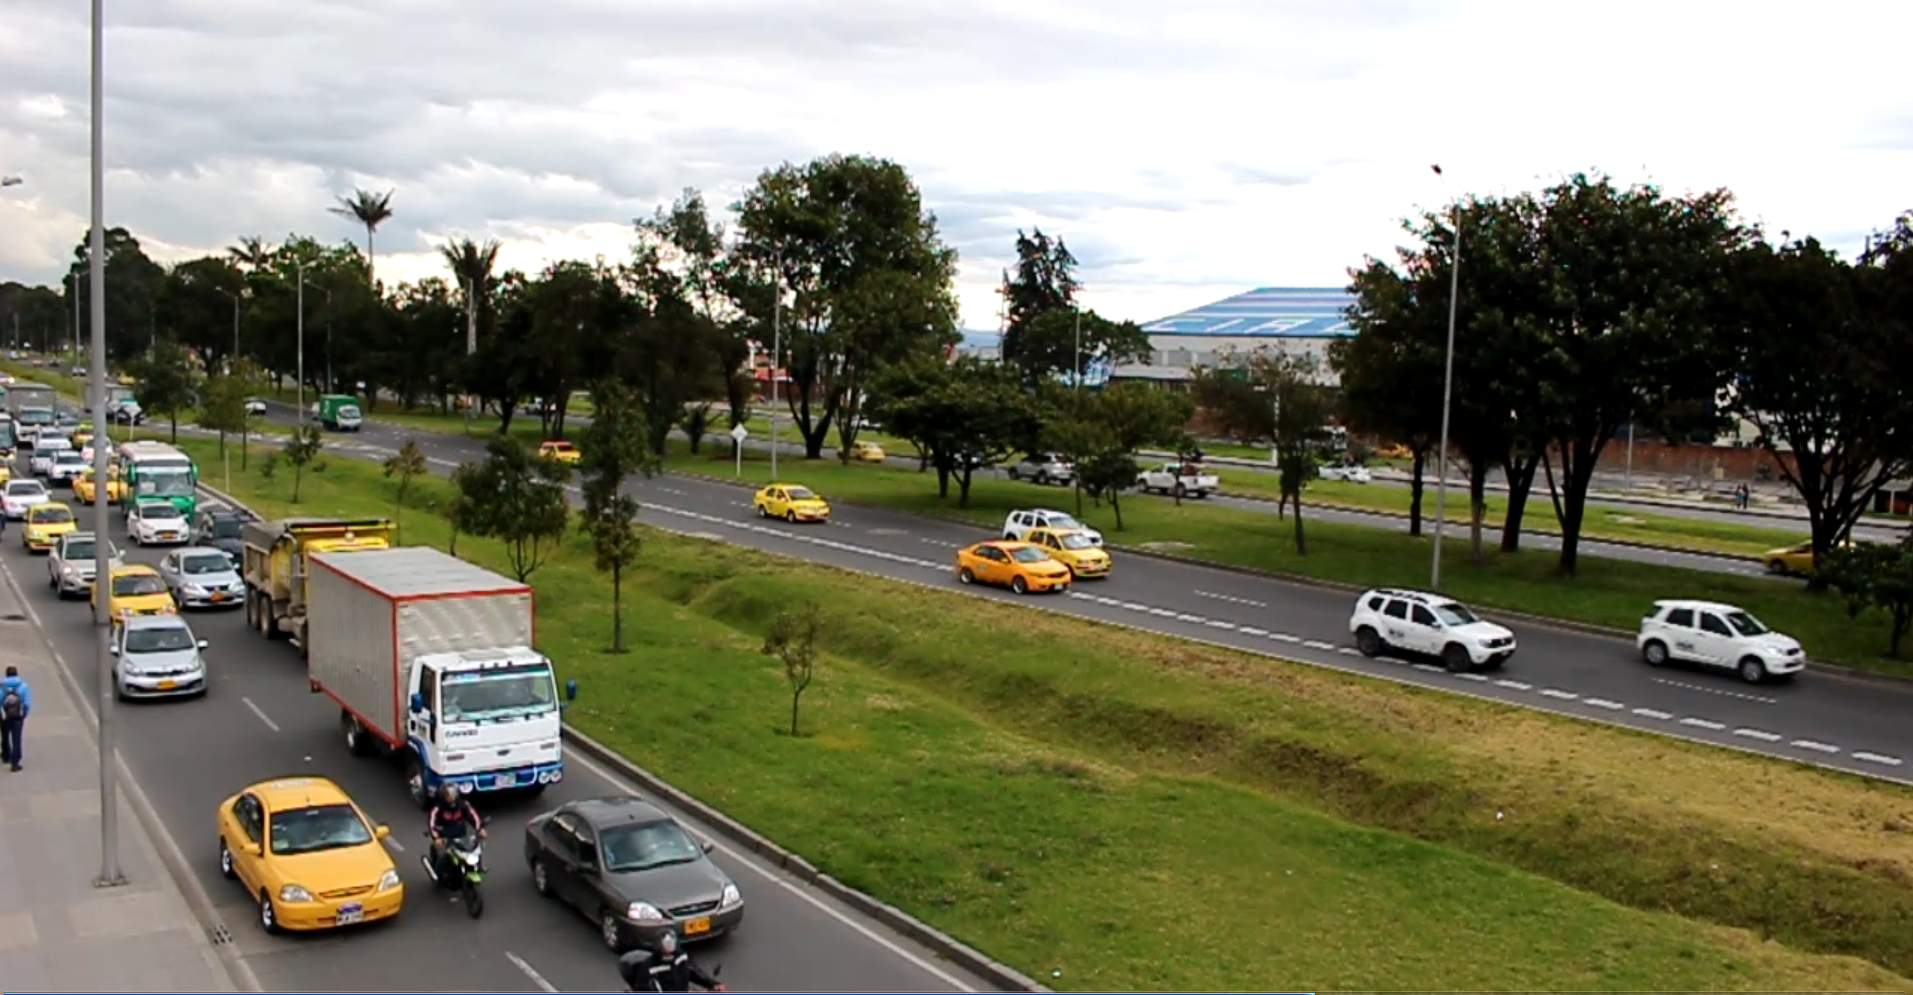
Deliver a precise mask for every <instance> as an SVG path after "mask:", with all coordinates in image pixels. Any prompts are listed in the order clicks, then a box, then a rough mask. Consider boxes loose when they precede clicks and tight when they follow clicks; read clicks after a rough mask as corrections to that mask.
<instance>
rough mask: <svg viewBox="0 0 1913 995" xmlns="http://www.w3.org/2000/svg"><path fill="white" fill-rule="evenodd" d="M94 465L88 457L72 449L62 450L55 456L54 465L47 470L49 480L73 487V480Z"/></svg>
mask: <svg viewBox="0 0 1913 995" xmlns="http://www.w3.org/2000/svg"><path fill="white" fill-rule="evenodd" d="M91 465H92V464H90V463H88V462H87V461H86V457H85V456H83V455H82V454H80V453H76V452H74V451H73V450H71V449H62V450H60V451H59V452H57V453H54V454H53V465H52V466H50V467H48V468H47V475H46V476H47V479H48V480H52V481H57V482H59V483H63V484H66V485H68V486H71V485H72V483H73V478H74V477H77V476H79V475H80V472H81V471H83V470H85V469H87V468H88V467H89V466H91Z"/></svg>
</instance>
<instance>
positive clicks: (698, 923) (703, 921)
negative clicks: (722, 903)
mask: <svg viewBox="0 0 1913 995" xmlns="http://www.w3.org/2000/svg"><path fill="white" fill-rule="evenodd" d="M710 931H711V917H710V916H698V917H697V918H696V919H687V920H685V922H684V935H685V936H699V935H702V934H704V933H708V932H710Z"/></svg>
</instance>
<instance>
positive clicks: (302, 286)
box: [93, 0, 306, 432]
mask: <svg viewBox="0 0 1913 995" xmlns="http://www.w3.org/2000/svg"><path fill="white" fill-rule="evenodd" d="M93 2H95V3H98V2H99V0H93ZM292 267H293V269H292V272H293V275H294V277H295V278H296V282H297V284H298V289H297V290H296V291H294V297H295V299H296V300H297V301H298V304H297V307H298V310H299V318H298V323H297V327H298V333H297V335H298V345H297V348H298V350H299V366H298V370H297V373H296V374H295V375H296V376H297V378H298V380H299V430H300V431H301V432H303V431H305V427H306V263H305V260H303V259H296V260H294V261H293V263H292Z"/></svg>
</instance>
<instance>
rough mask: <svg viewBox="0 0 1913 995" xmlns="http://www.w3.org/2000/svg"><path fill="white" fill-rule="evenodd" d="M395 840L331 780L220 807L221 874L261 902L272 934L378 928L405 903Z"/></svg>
mask: <svg viewBox="0 0 1913 995" xmlns="http://www.w3.org/2000/svg"><path fill="white" fill-rule="evenodd" d="M391 834H392V830H391V827H389V826H386V825H383V824H375V823H373V822H372V820H370V819H368V818H366V817H365V813H364V812H362V811H360V810H359V807H358V806H357V805H355V804H353V802H352V799H351V798H349V797H347V796H346V793H345V791H344V790H343V789H341V788H340V787H339V786H338V785H337V784H334V783H333V782H332V781H330V780H327V779H326V778H323V777H286V778H280V779H278V780H274V781H261V782H260V783H258V784H254V785H251V786H250V787H247V788H246V789H245V790H243V791H241V792H239V793H238V794H236V795H233V796H232V797H230V798H228V799H226V800H225V801H222V802H220V803H219V873H221V874H223V875H225V876H226V877H228V878H230V879H232V880H234V881H238V882H239V883H240V884H242V885H244V886H245V888H246V893H247V894H248V895H250V896H252V898H253V900H254V901H256V902H258V903H259V925H260V926H261V927H262V928H264V929H265V931H266V932H268V933H277V932H280V931H282V930H285V931H309V930H315V929H333V928H336V927H339V926H351V925H353V924H355V923H364V922H377V921H379V920H381V919H390V918H392V917H393V916H396V915H398V914H399V909H401V908H403V907H404V905H405V883H404V882H403V881H400V880H399V869H398V867H397V866H395V865H394V864H393V863H392V855H391V854H390V853H387V852H386V849H385V843H384V840H385V838H386V837H387V836H390V835H391Z"/></svg>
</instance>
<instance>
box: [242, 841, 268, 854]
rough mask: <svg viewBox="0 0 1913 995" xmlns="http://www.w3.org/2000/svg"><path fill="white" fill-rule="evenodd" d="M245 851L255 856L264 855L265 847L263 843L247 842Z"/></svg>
mask: <svg viewBox="0 0 1913 995" xmlns="http://www.w3.org/2000/svg"><path fill="white" fill-rule="evenodd" d="M246 852H247V853H250V854H252V855H253V856H255V857H263V856H265V855H266V847H265V844H263V843H248V844H246Z"/></svg>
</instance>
